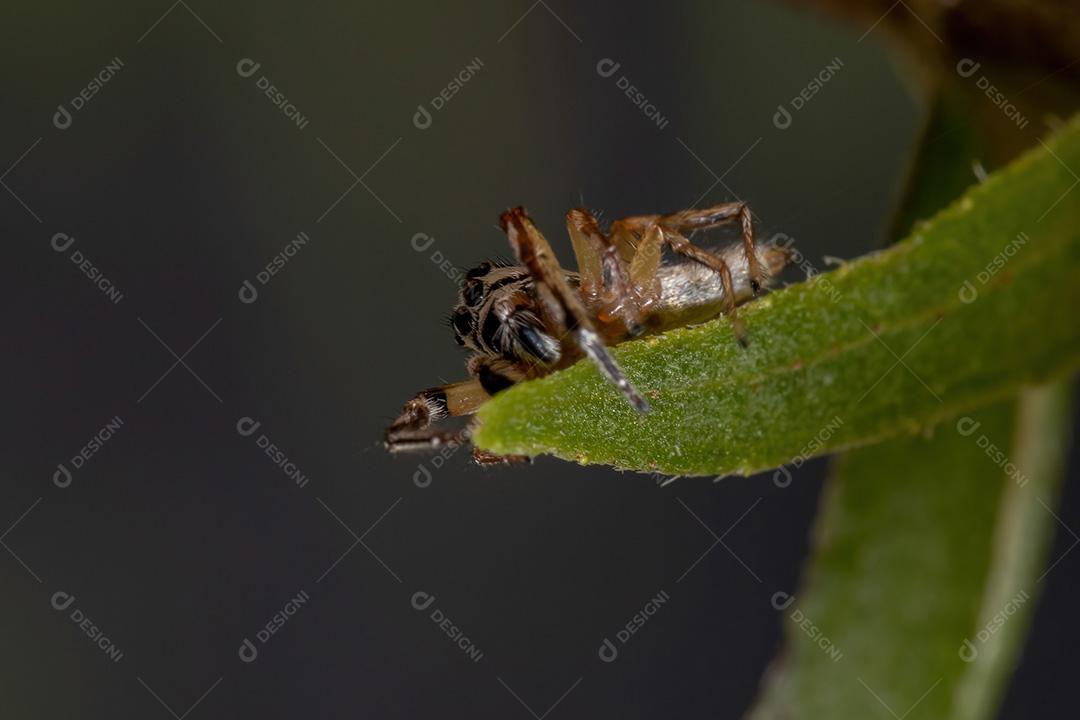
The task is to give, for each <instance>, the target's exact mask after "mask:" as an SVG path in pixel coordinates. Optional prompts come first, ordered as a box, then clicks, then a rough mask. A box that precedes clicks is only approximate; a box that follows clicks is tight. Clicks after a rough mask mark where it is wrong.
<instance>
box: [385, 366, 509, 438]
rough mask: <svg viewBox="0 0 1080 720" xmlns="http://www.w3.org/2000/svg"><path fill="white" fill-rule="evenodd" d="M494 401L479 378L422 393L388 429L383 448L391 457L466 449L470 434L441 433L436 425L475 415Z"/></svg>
mask: <svg viewBox="0 0 1080 720" xmlns="http://www.w3.org/2000/svg"><path fill="white" fill-rule="evenodd" d="M490 398H491V396H490V395H489V394H488V393H487V392H486V391H485V390H484V388H483V386H482V385H481V384H480V381H479V379H477V378H473V379H471V380H465V381H463V382H456V383H450V384H449V385H440V386H438V387H433V388H429V389H427V390H422V391H420V392H418V393H417V394H416V396H415V397H413V398H412V399H411V400H409V401H408V402H407V403H405V407H403V408H402V409H401V412H400V413H399V414H398V416H397V418H396V419H395V420H394V422H392V423H391V424H390V427H388V428H387V429H386V431H385V433H384V434H383V445H384V446H385V447H386V449H387V450H388V451H389V452H391V453H399V452H411V451H416V450H432V449H435V448H438V447H441V446H443V445H462V444H464V443H466V442H468V431H467V430H458V431H440V430H438V429H437V428H435V427H433V426H432V423H436V422H438V421H440V420H443V419H445V418H448V417H458V416H461V415H471V414H473V413H474V412H476V410H477V408H479V407H480V406H481V405H483V404H484V403H485V402H487V401H488V400H489V399H490Z"/></svg>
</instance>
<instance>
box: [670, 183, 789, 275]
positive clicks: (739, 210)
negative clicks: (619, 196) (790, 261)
mask: <svg viewBox="0 0 1080 720" xmlns="http://www.w3.org/2000/svg"><path fill="white" fill-rule="evenodd" d="M732 222H738V223H739V230H740V232H741V233H742V243H743V252H744V253H745V254H746V262H747V267H748V268H749V270H750V288H751V289H752V290H753V292H754V295H757V294H758V291H759V290H760V289H761V286H762V284H763V283H764V282H765V280H766V278H767V277H768V274H767V272H766V270H765V269H764V268H762V266H761V262H760V261H759V260H758V256H757V248H756V246H755V243H754V217H753V215H752V214H751V213H750V206H748V205H747V204H746V203H745V202H743V201H741V200H740V201H737V202H727V203H721V204H719V205H713V206H712V207H707V208H701V209H700V210H682V211H680V212H677V213H671V214H670V215H664V216H663V217H661V218H660V219H659V223H660V225H661V226H662V227H663V228H664V229H665V230H667V229H669V228H670V229H671V230H674V231H675V232H677V233H690V232H693V231H695V230H710V229H712V228H715V227H719V226H721V225H726V224H728V223H732Z"/></svg>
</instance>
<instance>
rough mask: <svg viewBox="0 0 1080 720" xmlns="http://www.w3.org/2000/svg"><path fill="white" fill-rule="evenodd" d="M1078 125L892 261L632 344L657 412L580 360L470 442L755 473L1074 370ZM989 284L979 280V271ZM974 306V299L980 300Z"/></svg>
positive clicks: (510, 406)
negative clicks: (743, 332)
mask: <svg viewBox="0 0 1080 720" xmlns="http://www.w3.org/2000/svg"><path fill="white" fill-rule="evenodd" d="M1072 168H1080V119H1074V120H1073V121H1072V122H1071V123H1069V124H1068V125H1067V126H1066V127H1065V128H1064V129H1063V130H1062V131H1061V132H1059V133H1058V134H1057V135H1056V136H1055V137H1054V138H1053V139H1051V140H1050V141H1049V142H1047V143H1046V144H1045V145H1043V146H1041V147H1039V148H1036V149H1035V150H1033V151H1031V152H1029V153H1028V154H1026V155H1025V156H1023V157H1021V158H1020V159H1019V160H1017V161H1016V162H1014V163H1013V164H1011V165H1010V166H1008V167H1006V168H1004V169H1003V170H1001V171H999V172H997V173H994V174H993V175H992V176H991V177H990V178H989V180H988V181H987V182H986V183H984V184H982V185H980V186H978V187H975V188H972V189H971V190H970V191H969V192H968V193H967V194H965V195H964V196H963V197H962V198H961V199H959V200H958V201H956V202H955V203H953V204H952V205H951V206H950V207H949V208H947V209H946V210H944V211H942V212H941V213H939V214H938V215H937V216H935V217H934V218H933V219H932V220H930V221H928V222H927V223H925V224H923V225H921V226H920V227H918V228H917V229H916V231H915V232H914V234H913V235H911V236H910V237H908V238H907V239H906V240H904V241H903V242H901V243H898V244H897V245H895V246H893V247H892V248H890V249H889V250H887V251H884V252H881V253H876V254H872V255H868V256H866V257H863V258H860V259H858V260H855V261H853V262H850V263H848V264H846V265H844V266H843V267H841V268H839V269H837V270H834V271H832V272H830V273H827V274H823V275H819V276H816V277H815V278H813V279H812V280H810V281H807V282H804V283H799V284H796V285H792V286H790V287H787V288H785V289H782V290H779V291H777V292H774V293H772V294H770V295H768V296H766V297H764V298H762V299H759V300H757V301H754V302H752V303H749V304H747V305H745V306H743V307H742V308H741V309H740V312H741V315H742V317H743V320H744V322H745V324H746V327H747V329H748V333H749V341H750V347H749V348H748V349H746V350H743V349H741V348H739V346H738V345H737V344H736V343H735V342H734V338H733V336H732V332H731V326H730V323H729V322H728V321H727V320H726V319H723V318H721V319H718V320H716V321H713V322H711V323H707V324H705V325H702V326H700V327H696V328H692V329H683V330H676V331H672V332H669V333H665V334H664V335H661V336H658V337H652V338H647V339H644V340H640V341H635V342H630V343H625V344H623V345H621V346H619V347H618V348H615V356H616V358H617V359H618V361H619V362H620V363H621V364H622V366H623V367H624V368H625V369H626V371H627V374H628V376H629V377H630V379H631V380H632V381H633V382H634V383H635V384H636V385H637V387H638V388H639V389H640V390H641V391H642V392H644V393H645V394H646V395H647V396H648V397H649V398H650V401H651V403H652V406H653V410H652V412H650V413H648V414H645V415H639V414H638V413H636V412H634V411H633V410H632V409H631V408H630V407H629V406H628V405H627V404H626V403H625V402H624V401H623V400H622V398H621V397H620V396H619V395H618V394H617V392H616V391H615V390H614V389H613V388H611V387H610V386H609V385H608V384H607V383H605V382H604V380H603V379H602V378H601V377H600V376H599V374H598V373H597V372H596V370H595V369H594V368H593V367H592V366H590V365H588V364H585V363H578V364H577V365H575V366H573V367H571V368H568V369H567V370H564V371H561V372H558V373H555V374H553V375H550V376H548V377H545V378H542V379H540V380H536V381H531V382H527V383H522V384H520V385H518V386H515V387H514V388H511V389H509V390H507V391H506V392H504V393H501V394H500V395H498V396H497V397H495V398H493V399H492V401H490V402H489V403H487V404H486V405H485V406H484V407H482V408H481V410H480V412H479V414H478V421H479V424H478V427H477V429H476V431H475V433H474V436H473V441H474V442H475V443H476V444H477V445H478V446H479V447H481V448H484V449H486V450H489V451H491V452H495V453H500V454H526V455H537V454H541V453H551V454H554V455H557V456H559V457H562V458H566V459H573V460H577V461H579V462H582V463H604V464H609V465H614V466H616V467H621V468H628V469H635V470H641V471H650V470H656V471H660V472H664V473H669V474H675V475H704V474H727V473H742V474H749V473H752V472H755V471H759V470H763V469H767V468H772V467H777V466H779V465H782V464H783V463H786V462H789V461H791V460H792V458H795V462H796V464H798V463H800V462H801V461H803V460H805V459H806V458H807V457H810V456H813V455H818V454H822V453H826V452H830V451H832V450H836V449H839V448H849V447H858V446H861V445H865V444H868V443H871V442H874V441H877V440H880V439H883V438H886V437H890V436H893V435H897V434H900V433H904V432H915V431H917V430H919V429H920V428H923V427H926V426H928V425H932V424H934V423H935V422H938V421H940V420H943V419H945V418H949V417H952V416H955V415H957V414H959V413H961V412H965V411H968V410H970V409H973V408H977V407H980V406H983V405H986V404H989V403H991V402H993V401H995V400H999V399H1003V398H1006V397H1009V396H1011V395H1013V394H1015V393H1016V392H1017V391H1019V390H1020V388H1022V387H1024V386H1026V385H1031V384H1036V383H1040V382H1043V381H1046V380H1048V379H1051V378H1054V377H1057V376H1060V375H1062V374H1064V373H1067V372H1070V371H1072V370H1073V369H1075V368H1076V367H1077V365H1078V364H1080V323H1077V322H1075V318H1070V317H1069V316H1068V312H1069V308H1074V307H1077V306H1078V302H1080V202H1077V200H1078V198H1080V192H1077V193H1074V192H1073V191H1074V190H1075V185H1076V184H1077V175H1076V174H1075V173H1074V171H1073V169H1072ZM980 273H983V275H980ZM972 298H974V300H973V301H972Z"/></svg>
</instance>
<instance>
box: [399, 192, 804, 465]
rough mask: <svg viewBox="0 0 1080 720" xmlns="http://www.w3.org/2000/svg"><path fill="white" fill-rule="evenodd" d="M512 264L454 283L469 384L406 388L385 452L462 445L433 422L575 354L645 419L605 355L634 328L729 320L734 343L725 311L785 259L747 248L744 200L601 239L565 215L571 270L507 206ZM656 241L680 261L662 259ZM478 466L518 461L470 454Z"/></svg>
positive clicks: (580, 218)
mask: <svg viewBox="0 0 1080 720" xmlns="http://www.w3.org/2000/svg"><path fill="white" fill-rule="evenodd" d="M500 221H501V225H502V228H503V230H504V231H505V232H506V234H507V237H508V239H509V240H510V246H511V247H512V248H513V250H514V255H515V256H516V258H517V261H518V263H519V264H518V265H503V264H495V263H489V262H485V263H482V264H481V265H479V266H478V267H476V268H473V269H472V270H470V271H469V272H468V273H467V274H466V276H465V282H464V283H463V285H462V288H461V293H460V296H459V302H458V305H457V307H456V308H455V309H454V312H453V314H452V315H451V325H452V327H453V329H454V335H455V338H456V340H457V342H458V344H459V345H462V346H464V347H466V348H468V349H469V350H471V351H472V352H473V353H474V354H473V356H472V357H471V358H470V359H469V361H468V364H467V367H468V370H469V375H471V378H470V379H469V380H465V381H463V382H456V383H451V384H449V385H442V386H440V387H434V388H431V389H428V390H424V391H422V392H420V393H418V394H417V395H416V396H415V397H414V398H413V399H412V400H409V401H408V402H407V403H406V404H405V407H404V408H403V409H402V411H401V414H400V415H398V417H397V419H396V420H394V422H393V423H392V424H391V425H390V427H389V428H387V430H386V434H385V445H386V449H387V450H389V451H390V452H402V451H407V450H422V449H431V448H436V447H439V446H441V445H446V444H451V445H460V444H462V443H465V442H467V441H468V434H469V431H468V429H467V428H466V429H465V430H461V431H455V432H450V431H440V430H439V429H437V428H435V427H433V426H432V423H433V422H435V421H439V420H443V419H445V418H447V417H451V416H455V417H456V416H462V415H471V414H472V413H474V412H476V410H477V408H479V407H480V406H481V405H482V404H483V403H485V402H486V401H487V400H488V399H489V398H490V397H491V396H492V395H494V394H495V393H498V392H500V391H502V390H505V389H506V388H508V387H510V386H511V385H513V384H514V383H516V382H520V381H522V380H528V379H531V378H536V377H540V376H542V375H547V374H549V373H552V372H554V371H556V370H559V369H561V368H564V367H567V366H569V365H572V364H573V363H574V362H576V361H577V360H579V359H581V358H582V357H587V358H589V359H590V360H591V361H592V362H594V363H596V365H597V367H598V368H599V369H600V372H601V373H602V374H603V375H604V376H605V377H606V378H607V379H608V380H610V381H611V382H612V383H613V384H614V385H615V386H616V387H617V388H619V390H621V391H622V394H623V395H624V396H625V398H626V400H627V401H629V403H630V404H631V405H632V406H633V407H634V408H636V409H637V410H638V411H640V412H648V410H649V405H648V403H647V402H646V401H645V398H643V397H642V396H641V394H640V393H639V392H638V391H637V389H635V388H634V386H633V385H632V384H631V383H630V381H629V380H627V379H626V376H625V375H624V374H623V371H622V369H621V368H620V367H619V366H618V364H617V363H616V362H615V360H614V358H612V357H611V354H610V353H609V352H608V347H609V346H612V345H617V344H618V343H621V342H623V341H625V340H629V339H631V338H635V337H638V336H640V335H643V334H646V333H662V332H664V331H666V330H669V329H671V328H676V327H683V326H685V325H691V324H695V323H701V322H705V321H706V320H709V319H711V318H714V317H716V316H717V315H719V314H720V313H726V314H727V315H728V317H730V318H731V322H732V325H733V329H734V333H735V337H736V339H737V340H738V341H739V343H740V344H741V345H742V346H744V347H745V345H746V340H745V332H744V330H743V327H742V324H741V323H740V322H739V318H738V316H737V314H736V311H735V308H736V307H737V306H738V305H741V304H742V303H745V302H747V301H749V300H751V299H753V298H754V297H756V296H757V294H758V292H759V291H760V290H761V289H762V288H764V287H767V286H768V284H769V282H770V280H771V279H772V277H773V276H774V275H775V274H776V273H778V272H779V271H780V270H781V269H782V268H783V267H784V265H785V264H786V263H787V262H788V259H789V253H788V251H787V250H785V249H784V248H780V247H776V246H774V245H758V244H756V243H755V242H754V234H753V223H752V219H751V215H750V209H749V208H748V207H747V206H746V203H742V202H733V203H724V204H722V205H716V206H713V207H710V208H705V209H701V210H683V211H681V212H677V213H672V214H670V215H638V216H634V217H627V218H623V219H621V220H616V221H615V222H613V223H612V224H611V227H610V229H609V231H608V232H607V233H606V234H605V233H604V232H602V231H601V230H600V227H599V225H598V223H597V221H596V219H595V218H594V217H593V216H592V214H591V213H590V212H589V211H588V210H584V209H581V208H578V209H574V210H571V211H570V212H569V213H567V215H566V227H567V230H568V231H569V233H570V239H571V241H572V242H573V246H574V255H575V256H576V257H577V264H578V272H576V273H575V272H571V271H569V270H565V269H563V268H562V267H561V266H560V265H559V261H558V260H557V259H556V257H555V254H554V252H553V251H552V249H551V246H550V245H549V244H548V242H547V240H545V239H544V236H543V235H541V234H540V231H539V230H538V229H537V228H536V226H535V225H533V222H532V220H531V219H530V218H529V216H528V215H526V214H525V210H524V208H521V207H516V208H513V209H511V210H508V211H507V212H504V213H503V214H502V216H501V218H500ZM729 223H738V227H739V229H740V231H741V234H742V242H741V243H737V244H734V245H731V246H729V247H726V248H723V249H720V250H716V251H713V250H706V249H703V248H701V247H698V246H697V245H694V244H693V243H691V242H690V241H689V240H688V239H687V238H686V237H685V236H684V233H693V232H694V231H696V230H709V229H712V228H715V227H718V226H721V225H725V224H729ZM665 246H667V247H668V248H669V249H670V250H671V251H672V252H674V253H675V254H676V255H677V256H679V257H681V258H684V261H682V262H674V263H666V264H665V263H663V262H662V251H663V249H664V247H665ZM474 457H475V458H476V460H477V461H478V462H499V461H509V460H523V459H526V458H518V457H513V458H506V457H500V456H493V455H490V454H488V453H484V452H483V451H480V450H474Z"/></svg>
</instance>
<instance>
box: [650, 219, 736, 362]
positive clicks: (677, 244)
mask: <svg viewBox="0 0 1080 720" xmlns="http://www.w3.org/2000/svg"><path fill="white" fill-rule="evenodd" d="M661 234H662V235H663V237H664V241H665V242H666V243H667V245H668V247H670V248H671V249H672V251H673V252H675V253H678V254H679V255H682V256H683V257H687V258H690V259H691V260H694V261H695V262H699V263H701V264H702V265H704V266H705V267H707V268H710V269H712V270H715V271H716V273H717V274H718V275H719V276H720V282H721V284H723V286H724V304H725V305H726V306H727V307H726V308H725V309H724V312H725V313H726V314H727V315H728V317H730V318H731V324H732V326H733V328H734V331H735V339H736V340H738V341H739V345H742V346H743V347H744V348H745V347H746V330H745V329H743V325H742V321H741V320H739V315H738V312H737V311H736V310H735V283H734V282H732V280H731V268H729V267H728V264H727V263H726V262H725V261H724V259H723V258H721V257H720V256H718V255H714V254H713V253H711V252H709V251H708V250H705V249H703V248H700V247H698V246H697V245H695V244H693V243H692V242H690V241H689V240H687V239H686V238H685V237H683V236H682V235H680V234H679V233H678V232H676V231H675V230H666V229H665V230H661Z"/></svg>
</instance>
